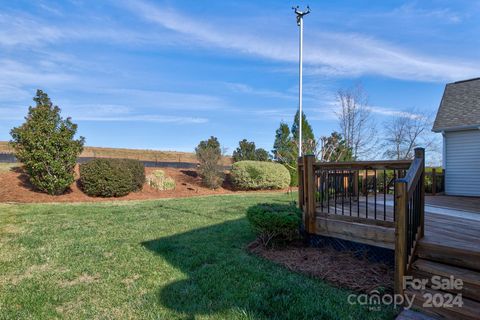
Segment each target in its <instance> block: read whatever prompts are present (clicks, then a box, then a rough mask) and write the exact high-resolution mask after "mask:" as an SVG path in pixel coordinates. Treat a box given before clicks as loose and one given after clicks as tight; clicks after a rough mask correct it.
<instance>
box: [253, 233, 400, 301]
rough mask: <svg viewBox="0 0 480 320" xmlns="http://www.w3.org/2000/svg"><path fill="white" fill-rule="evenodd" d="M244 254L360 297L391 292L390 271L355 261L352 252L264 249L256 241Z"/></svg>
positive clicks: (383, 267)
mask: <svg viewBox="0 0 480 320" xmlns="http://www.w3.org/2000/svg"><path fill="white" fill-rule="evenodd" d="M248 250H249V251H250V252H252V253H254V254H256V255H258V256H261V257H263V258H265V259H268V260H270V261H272V262H275V263H277V264H280V265H282V266H284V267H286V268H288V269H289V270H292V271H295V272H300V273H304V274H307V275H309V276H312V277H314V278H319V279H322V280H325V281H327V282H329V283H331V284H333V285H335V286H338V287H342V288H346V289H350V290H353V291H356V292H362V293H369V292H371V291H372V290H379V291H381V292H393V277H394V270H393V267H390V266H388V265H386V264H383V263H378V262H376V263H375V262H371V261H369V260H368V259H367V258H358V257H355V255H354V253H353V252H348V251H342V252H340V251H337V250H335V249H333V248H330V247H323V248H313V247H304V246H302V245H300V244H299V245H297V246H294V245H290V246H288V247H284V248H278V249H268V248H265V247H264V246H263V245H261V244H260V243H259V242H258V241H255V242H253V243H251V244H250V245H249V247H248Z"/></svg>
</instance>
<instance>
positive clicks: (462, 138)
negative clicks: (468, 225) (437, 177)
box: [444, 130, 480, 196]
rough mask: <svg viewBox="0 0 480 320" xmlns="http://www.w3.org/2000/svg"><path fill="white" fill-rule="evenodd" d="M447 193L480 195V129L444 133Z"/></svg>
mask: <svg viewBox="0 0 480 320" xmlns="http://www.w3.org/2000/svg"><path fill="white" fill-rule="evenodd" d="M444 154H445V158H444V161H445V193H446V194H447V195H457V196H480V130H465V131H451V132H445V134H444Z"/></svg>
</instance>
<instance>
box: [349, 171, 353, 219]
mask: <svg viewBox="0 0 480 320" xmlns="http://www.w3.org/2000/svg"><path fill="white" fill-rule="evenodd" d="M348 179H349V183H348V187H349V188H348V189H349V190H348V191H349V194H348V200H349V202H350V207H349V210H350V217H351V216H352V194H353V180H354V179H353V176H352V171H350V172H349V173H348Z"/></svg>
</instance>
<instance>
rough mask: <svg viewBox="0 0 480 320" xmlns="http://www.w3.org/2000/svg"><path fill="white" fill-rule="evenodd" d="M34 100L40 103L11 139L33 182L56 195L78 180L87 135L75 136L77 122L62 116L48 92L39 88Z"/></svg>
mask: <svg viewBox="0 0 480 320" xmlns="http://www.w3.org/2000/svg"><path fill="white" fill-rule="evenodd" d="M33 100H34V101H35V102H36V106H35V107H29V109H28V115H27V116H26V117H25V122H24V123H23V124H22V125H21V126H19V127H16V128H13V129H12V130H11V132H10V134H11V136H12V140H11V141H10V143H11V145H12V146H13V148H14V149H15V155H16V157H17V158H18V159H19V160H20V162H22V164H23V167H24V169H25V171H26V173H27V175H28V177H29V180H30V183H31V184H32V185H33V186H35V187H36V188H37V189H39V190H40V191H43V192H46V193H49V194H52V195H58V194H62V193H63V192H65V190H66V189H67V188H68V187H69V186H70V185H71V184H72V183H73V181H74V168H75V164H76V162H77V157H78V156H79V155H80V153H81V152H82V150H83V144H84V142H85V139H84V138H83V137H80V138H79V139H78V140H75V139H74V137H75V133H76V132H77V125H76V124H74V123H72V121H71V120H70V118H67V119H63V118H62V117H61V116H60V108H59V107H57V106H54V105H53V104H52V102H51V101H50V98H49V97H48V95H47V94H46V93H44V92H43V91H42V90H37V94H36V96H35V98H33Z"/></svg>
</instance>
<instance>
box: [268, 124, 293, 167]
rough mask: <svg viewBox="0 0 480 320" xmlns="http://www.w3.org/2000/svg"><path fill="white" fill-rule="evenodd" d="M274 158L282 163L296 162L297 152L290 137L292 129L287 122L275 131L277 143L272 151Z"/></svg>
mask: <svg viewBox="0 0 480 320" xmlns="http://www.w3.org/2000/svg"><path fill="white" fill-rule="evenodd" d="M272 154H273V158H274V159H275V160H276V161H278V162H280V163H292V162H295V161H296V158H297V152H296V151H295V145H294V144H293V141H292V137H291V135H290V128H289V127H288V124H286V123H285V122H281V123H280V127H279V128H278V129H277V130H276V131H275V142H274V143H273V150H272Z"/></svg>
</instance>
